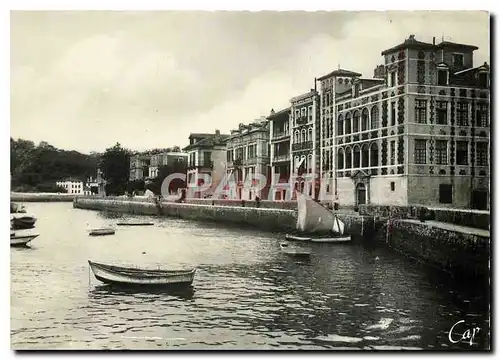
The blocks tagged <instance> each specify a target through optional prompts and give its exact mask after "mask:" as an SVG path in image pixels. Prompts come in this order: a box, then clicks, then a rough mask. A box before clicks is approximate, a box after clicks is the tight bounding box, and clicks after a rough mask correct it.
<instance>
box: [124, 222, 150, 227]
mask: <svg viewBox="0 0 500 360" xmlns="http://www.w3.org/2000/svg"><path fill="white" fill-rule="evenodd" d="M116 225H118V226H151V225H154V223H152V222H119V223H117V224H116Z"/></svg>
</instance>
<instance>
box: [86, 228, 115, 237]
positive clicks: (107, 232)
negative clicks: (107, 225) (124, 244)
mask: <svg viewBox="0 0 500 360" xmlns="http://www.w3.org/2000/svg"><path fill="white" fill-rule="evenodd" d="M114 234H115V230H113V229H95V230H91V231H90V232H89V235H90V236H106V235H114Z"/></svg>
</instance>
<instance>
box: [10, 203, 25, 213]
mask: <svg viewBox="0 0 500 360" xmlns="http://www.w3.org/2000/svg"><path fill="white" fill-rule="evenodd" d="M10 213H11V214H14V213H22V214H25V213H26V208H25V207H24V205H22V204H17V203H13V202H11V203H10Z"/></svg>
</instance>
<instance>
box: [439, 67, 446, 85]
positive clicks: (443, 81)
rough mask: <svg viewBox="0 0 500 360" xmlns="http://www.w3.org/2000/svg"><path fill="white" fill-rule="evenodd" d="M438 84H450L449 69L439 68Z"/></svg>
mask: <svg viewBox="0 0 500 360" xmlns="http://www.w3.org/2000/svg"><path fill="white" fill-rule="evenodd" d="M437 77H438V85H439V86H447V85H448V70H447V69H438V76H437Z"/></svg>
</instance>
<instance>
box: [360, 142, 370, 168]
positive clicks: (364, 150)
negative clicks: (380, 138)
mask: <svg viewBox="0 0 500 360" xmlns="http://www.w3.org/2000/svg"><path fill="white" fill-rule="evenodd" d="M368 161H369V151H368V144H363V146H362V147H361V167H368V166H369V164H368Z"/></svg>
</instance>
